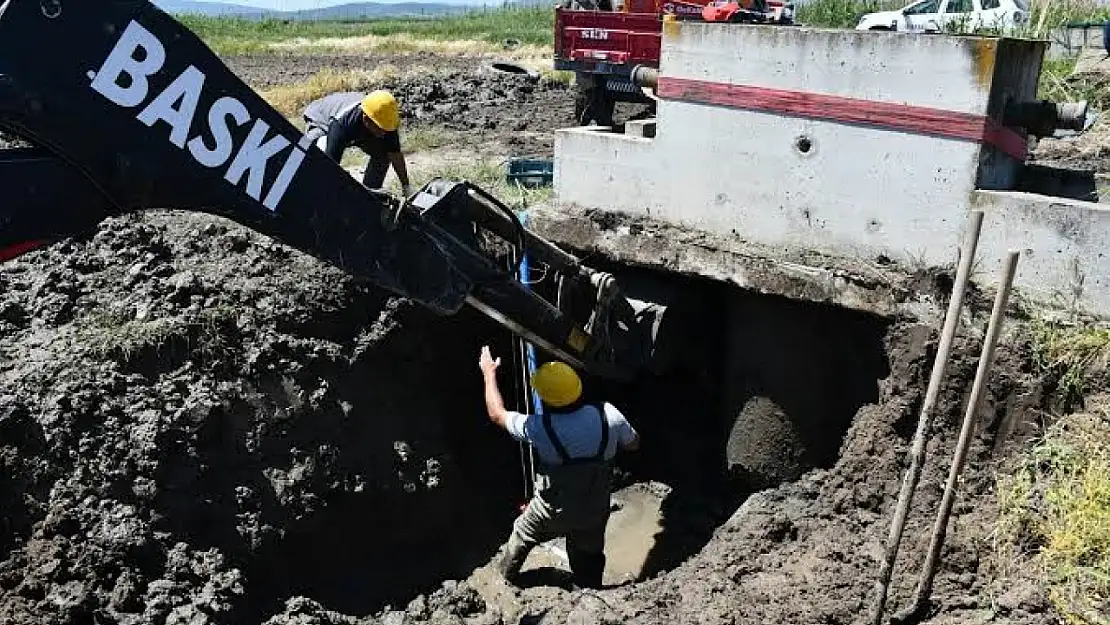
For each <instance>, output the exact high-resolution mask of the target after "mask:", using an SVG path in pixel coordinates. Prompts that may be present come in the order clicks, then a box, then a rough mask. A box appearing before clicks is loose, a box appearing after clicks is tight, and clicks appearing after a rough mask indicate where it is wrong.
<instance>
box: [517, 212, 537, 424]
mask: <svg viewBox="0 0 1110 625" xmlns="http://www.w3.org/2000/svg"><path fill="white" fill-rule="evenodd" d="M518 217H519V218H520V223H521V225H522V226H526V225H528V211H524V212H522V213H518ZM530 279H531V278H530V277H529V267H528V252H526V251H524V250H521V257H520V282H521V284H522V285H523V286H524V288H525V289H527V288H528V281H529V280H530ZM524 348H525V351H526V353H527V366H528V379H529V380H531V379H532V374H533V373H535V372H536V348H535V347H534V346H533V345H532V343H531V341H525V343H524ZM528 390H530V391H531V392H532V411H533V412H534V413H535V414H539V413H541V412H543V404H542V403H540V396H539V393H537V392H536V389H534V388H532V385H531V384H529V385H528Z"/></svg>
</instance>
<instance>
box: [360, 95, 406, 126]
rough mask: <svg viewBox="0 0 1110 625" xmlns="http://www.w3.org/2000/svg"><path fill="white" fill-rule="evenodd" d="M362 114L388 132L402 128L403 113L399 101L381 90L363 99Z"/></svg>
mask: <svg viewBox="0 0 1110 625" xmlns="http://www.w3.org/2000/svg"><path fill="white" fill-rule="evenodd" d="M362 112H363V113H365V114H366V116H367V117H369V118H370V119H372V120H374V123H375V124H377V125H378V126H379V127H381V129H382V130H384V131H386V132H392V131H394V130H397V128H399V127H400V126H401V112H400V109H399V107H398V106H397V99H396V98H394V97H393V94H392V93H390V92H388V91H383V90H380V89H379V90H378V91H374V92H371V93H370V94H369V95H367V96H366V97H365V98H363V99H362Z"/></svg>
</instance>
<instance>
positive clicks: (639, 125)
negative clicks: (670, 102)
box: [624, 119, 655, 139]
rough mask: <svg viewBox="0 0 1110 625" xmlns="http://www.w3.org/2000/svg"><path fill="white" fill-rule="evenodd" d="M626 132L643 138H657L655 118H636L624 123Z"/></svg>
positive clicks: (631, 135)
mask: <svg viewBox="0 0 1110 625" xmlns="http://www.w3.org/2000/svg"><path fill="white" fill-rule="evenodd" d="M624 134H626V135H628V136H629V137H639V138H642V139H654V138H655V120H654V119H635V120H632V121H630V122H628V123H626V124H625V125H624Z"/></svg>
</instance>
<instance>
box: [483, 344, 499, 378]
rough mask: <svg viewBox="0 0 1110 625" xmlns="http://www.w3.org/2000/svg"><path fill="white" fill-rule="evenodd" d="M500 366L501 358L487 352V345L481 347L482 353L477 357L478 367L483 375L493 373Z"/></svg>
mask: <svg viewBox="0 0 1110 625" xmlns="http://www.w3.org/2000/svg"><path fill="white" fill-rule="evenodd" d="M500 366H501V358H496V359H495V358H494V357H493V356H491V355H490V353H489V345H484V346H483V347H482V354H481V356H479V357H478V367H479V368H480V369H481V370H482V373H483V374H484V375H493V374H494V373H495V372H496V371H497V368H498V367H500Z"/></svg>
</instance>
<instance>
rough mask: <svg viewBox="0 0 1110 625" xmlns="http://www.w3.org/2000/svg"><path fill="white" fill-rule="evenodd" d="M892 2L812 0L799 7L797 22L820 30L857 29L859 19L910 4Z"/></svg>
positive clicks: (885, 0)
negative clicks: (876, 12)
mask: <svg viewBox="0 0 1110 625" xmlns="http://www.w3.org/2000/svg"><path fill="white" fill-rule="evenodd" d="M909 2H910V0H905V1H904V2H899V1H892V0H811V1H810V2H806V3H805V4H801V5H799V6H798V13H797V21H798V23H800V24H805V25H806V26H815V27H818V28H855V26H856V24H858V23H859V18H861V17H863V16H864V15H865V14H867V13H874V12H875V11H890V10H892V9H900V8H902V7H903V6H905V5H907V4H909Z"/></svg>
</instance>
